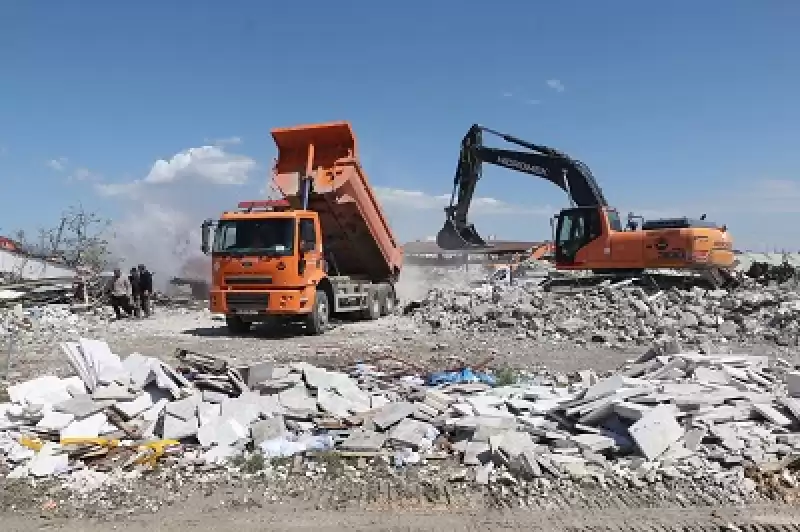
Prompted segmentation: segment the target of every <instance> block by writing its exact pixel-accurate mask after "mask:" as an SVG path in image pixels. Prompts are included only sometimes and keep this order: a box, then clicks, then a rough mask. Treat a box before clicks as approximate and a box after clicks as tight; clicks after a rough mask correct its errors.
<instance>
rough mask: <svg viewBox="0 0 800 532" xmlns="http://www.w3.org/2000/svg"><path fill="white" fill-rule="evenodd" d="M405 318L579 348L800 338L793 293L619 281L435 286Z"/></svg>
mask: <svg viewBox="0 0 800 532" xmlns="http://www.w3.org/2000/svg"><path fill="white" fill-rule="evenodd" d="M409 312H410V313H412V314H413V315H414V316H415V318H416V319H417V320H418V321H419V322H421V323H424V324H427V325H428V326H430V327H432V328H434V329H440V330H441V329H444V330H474V331H486V330H494V329H505V330H508V331H511V332H516V333H517V334H519V335H521V336H524V337H530V338H535V339H538V340H541V341H552V342H557V343H562V342H568V343H573V344H579V345H580V344H591V343H601V344H607V345H612V346H626V345H643V346H646V345H649V344H650V343H651V342H653V341H655V340H657V339H659V338H661V337H664V336H667V335H668V336H672V337H676V338H678V339H679V340H680V341H681V342H682V343H684V344H690V345H701V344H704V343H707V342H712V343H715V344H719V343H747V342H750V341H760V342H764V341H766V342H772V343H774V344H776V345H779V346H789V345H797V339H798V336H800V291H799V290H798V289H797V288H796V287H794V288H793V287H788V286H781V285H771V286H766V287H760V286H759V287H748V288H741V289H737V290H731V291H728V290H721V289H720V290H707V289H703V288H698V287H695V288H692V289H689V290H684V289H678V288H670V289H668V290H663V291H662V290H657V291H646V290H644V289H643V288H642V287H637V286H630V285H629V284H628V283H626V282H625V281H623V282H620V283H617V284H610V283H606V284H604V285H601V286H599V287H597V288H594V289H590V290H585V291H577V292H572V293H559V292H548V291H544V290H542V289H541V288H539V287H538V286H536V285H531V284H527V285H524V286H511V287H508V286H499V285H498V286H488V287H487V286H483V287H480V288H473V289H465V288H462V289H452V288H451V289H439V288H435V289H432V290H430V291H429V292H428V294H427V296H426V297H425V298H424V300H422V301H419V302H417V303H416V304H415V305H413V307H409Z"/></svg>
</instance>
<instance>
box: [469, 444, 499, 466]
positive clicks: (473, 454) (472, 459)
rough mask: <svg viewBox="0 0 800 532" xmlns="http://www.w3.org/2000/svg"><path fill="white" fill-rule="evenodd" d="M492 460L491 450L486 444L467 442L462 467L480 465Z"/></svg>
mask: <svg viewBox="0 0 800 532" xmlns="http://www.w3.org/2000/svg"><path fill="white" fill-rule="evenodd" d="M491 459H492V448H491V446H490V445H489V444H488V443H486V442H480V441H471V442H467V444H466V448H465V450H464V465H482V464H485V463H487V462H488V461H489V460H491Z"/></svg>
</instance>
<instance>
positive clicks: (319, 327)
mask: <svg viewBox="0 0 800 532" xmlns="http://www.w3.org/2000/svg"><path fill="white" fill-rule="evenodd" d="M330 314H331V312H330V305H328V294H326V293H325V291H324V290H317V293H316V295H315V296H314V309H313V310H312V311H311V314H309V315H308V317H306V327H307V329H308V333H309V334H311V335H314V336H316V335H318V334H322V333H324V332H325V330H326V329H327V328H328V318H329V317H330Z"/></svg>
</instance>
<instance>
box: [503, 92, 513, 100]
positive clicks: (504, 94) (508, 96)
mask: <svg viewBox="0 0 800 532" xmlns="http://www.w3.org/2000/svg"><path fill="white" fill-rule="evenodd" d="M513 97H514V93H513V92H511V91H504V92H503V98H513Z"/></svg>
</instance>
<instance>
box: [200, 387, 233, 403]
mask: <svg viewBox="0 0 800 532" xmlns="http://www.w3.org/2000/svg"><path fill="white" fill-rule="evenodd" d="M226 399H230V396H229V395H228V394H224V393H222V392H215V391H214V390H203V401H205V402H206V403H216V404H220V403H222V401H225V400H226Z"/></svg>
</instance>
